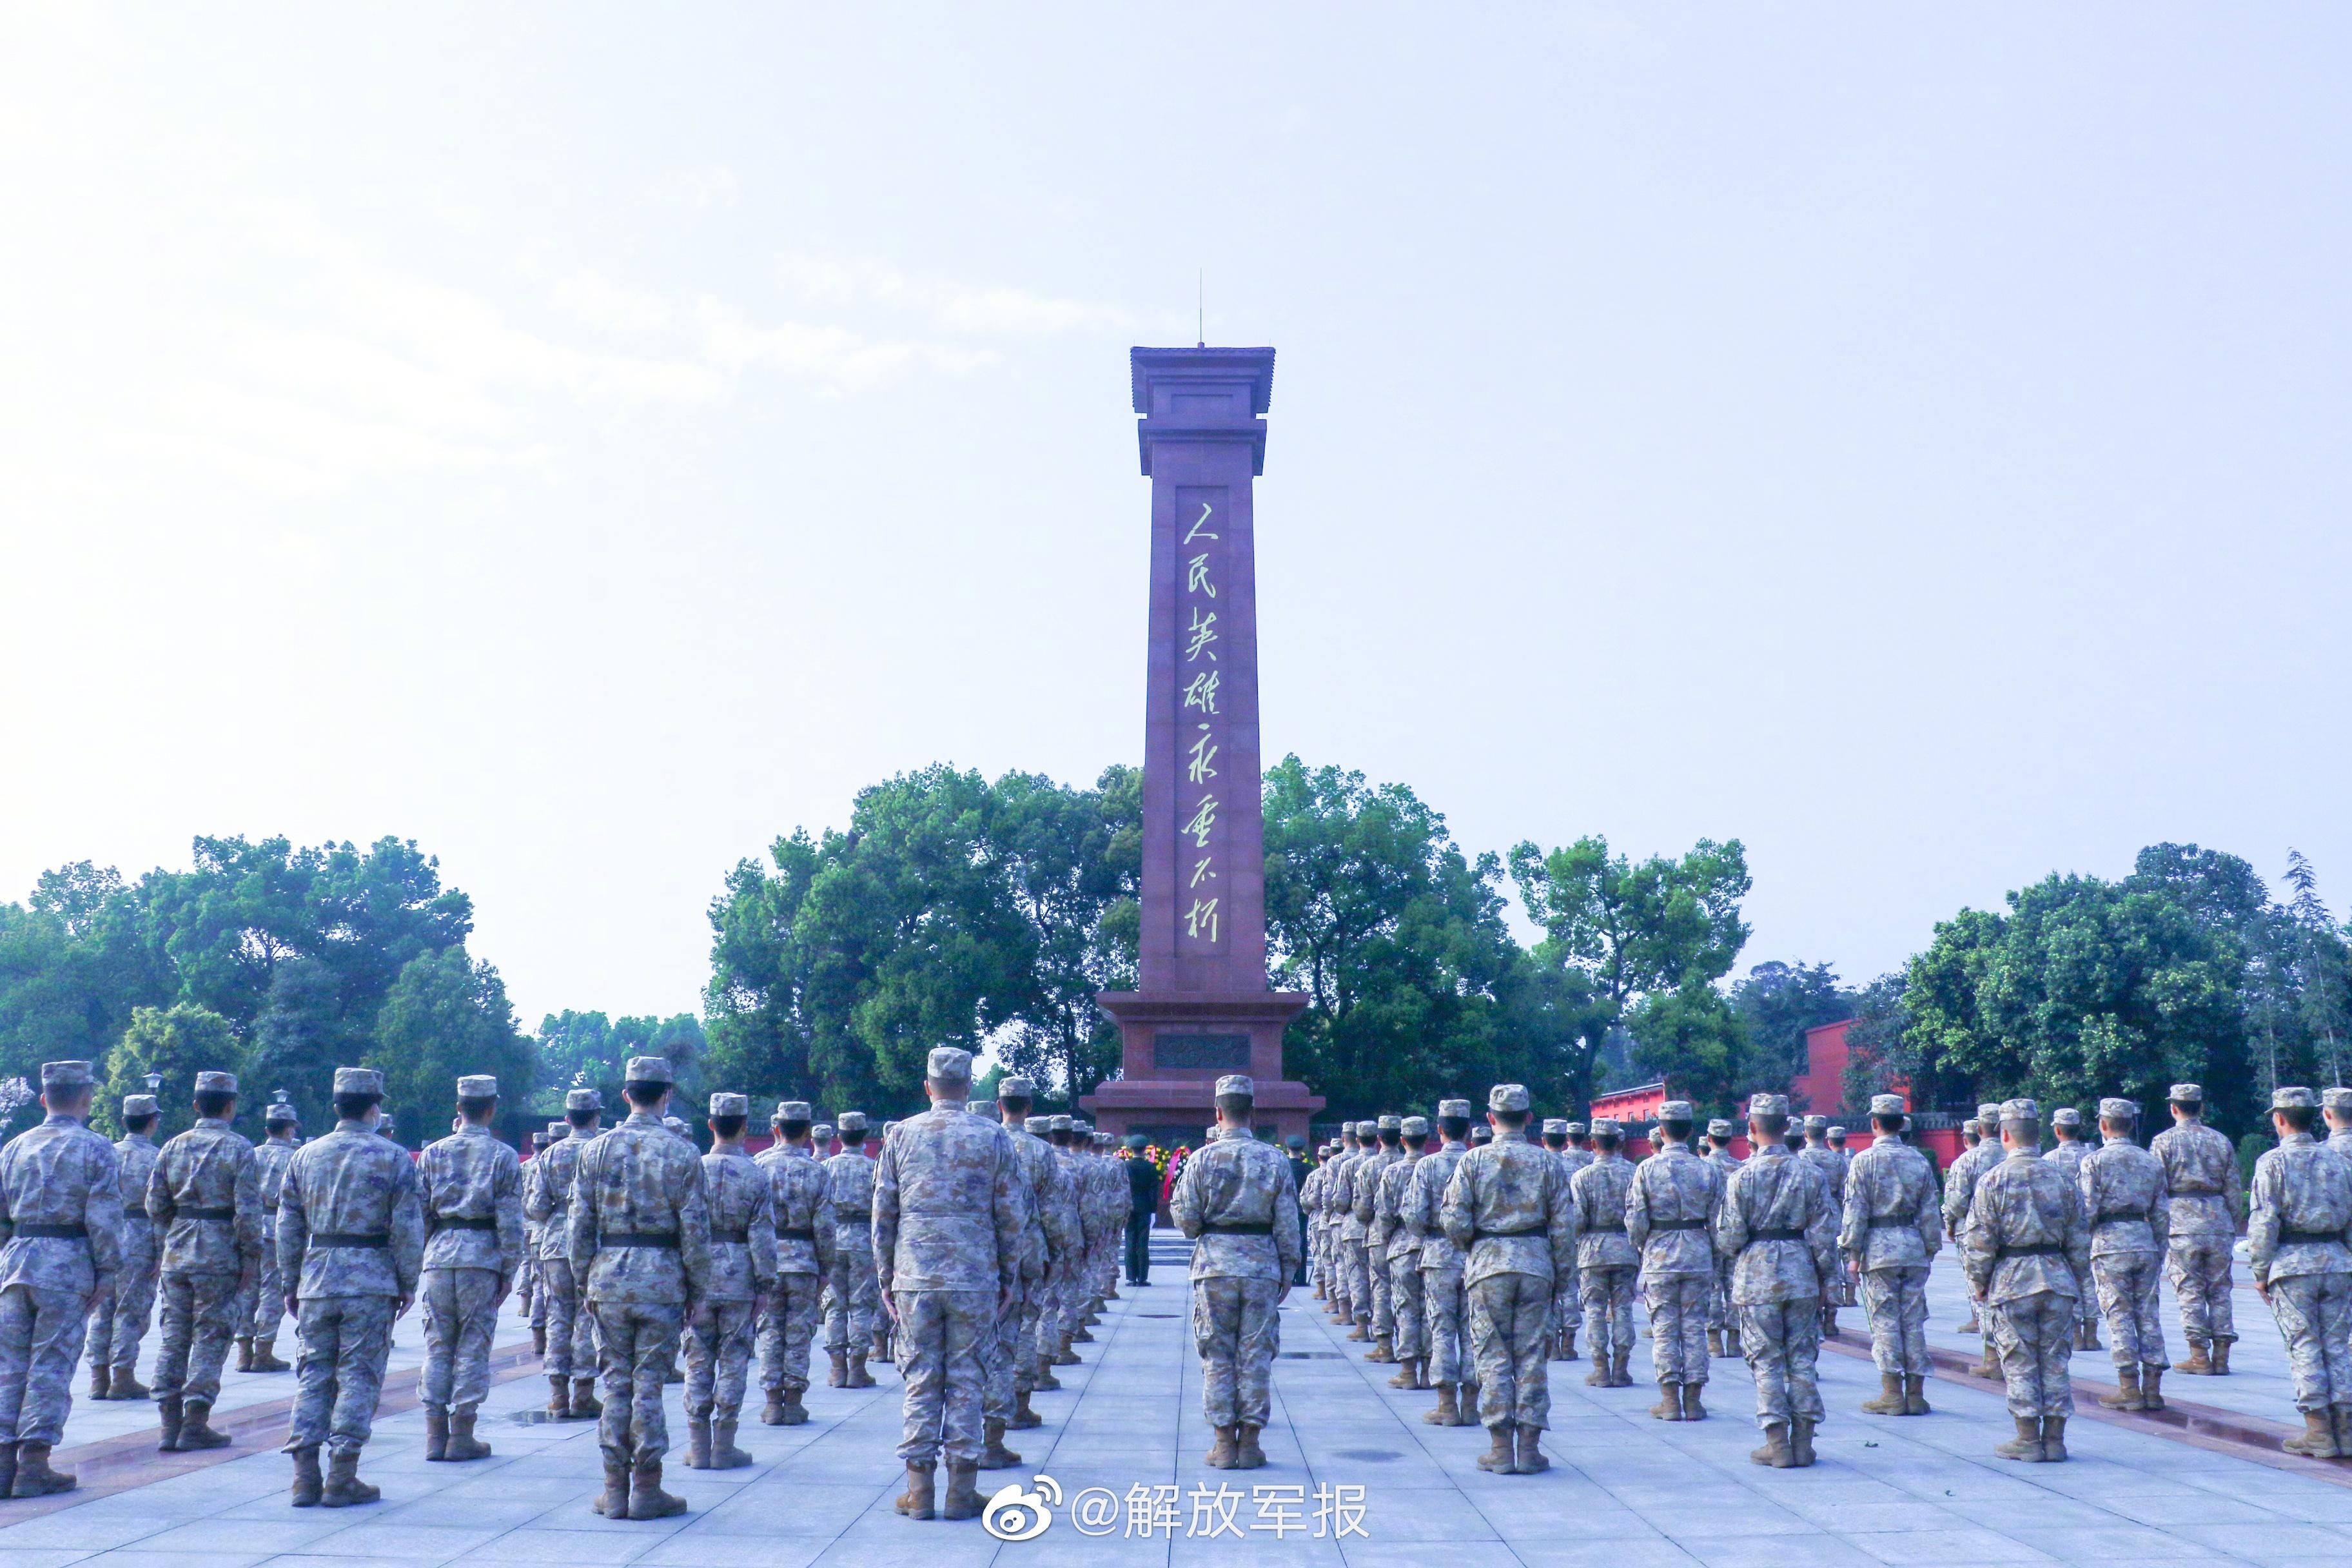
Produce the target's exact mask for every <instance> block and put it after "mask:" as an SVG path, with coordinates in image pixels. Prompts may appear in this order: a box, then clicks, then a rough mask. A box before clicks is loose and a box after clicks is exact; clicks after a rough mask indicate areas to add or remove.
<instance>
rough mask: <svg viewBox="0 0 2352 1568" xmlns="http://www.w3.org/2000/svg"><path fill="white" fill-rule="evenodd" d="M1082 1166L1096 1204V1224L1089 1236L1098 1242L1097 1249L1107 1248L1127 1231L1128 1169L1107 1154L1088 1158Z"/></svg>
mask: <svg viewBox="0 0 2352 1568" xmlns="http://www.w3.org/2000/svg"><path fill="white" fill-rule="evenodd" d="M1079 1163H1080V1167H1081V1168H1082V1169H1083V1170H1085V1172H1086V1173H1087V1190H1088V1193H1089V1194H1090V1195H1091V1196H1092V1198H1093V1200H1094V1223H1093V1224H1091V1225H1089V1226H1087V1234H1089V1235H1091V1236H1094V1237H1097V1245H1102V1244H1107V1243H1108V1242H1109V1241H1111V1240H1112V1239H1113V1238H1114V1237H1118V1235H1120V1234H1121V1233H1122V1232H1124V1231H1125V1230H1126V1229H1127V1210H1128V1201H1127V1167H1126V1166H1124V1165H1122V1164H1120V1163H1119V1162H1118V1159H1117V1158H1116V1157H1115V1156H1112V1155H1108V1154H1088V1155H1087V1156H1086V1157H1085V1158H1084V1159H1083V1160H1082V1161H1080V1162H1079Z"/></svg>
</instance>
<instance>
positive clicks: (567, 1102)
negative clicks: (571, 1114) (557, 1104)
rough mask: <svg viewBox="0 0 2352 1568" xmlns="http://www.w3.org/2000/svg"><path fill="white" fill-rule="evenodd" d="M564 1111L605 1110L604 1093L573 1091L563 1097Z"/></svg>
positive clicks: (583, 1090) (585, 1090)
mask: <svg viewBox="0 0 2352 1568" xmlns="http://www.w3.org/2000/svg"><path fill="white" fill-rule="evenodd" d="M563 1109H564V1110H604V1090H603V1089H572V1090H570V1091H568V1092H567V1093H566V1094H565V1095H564V1097H563Z"/></svg>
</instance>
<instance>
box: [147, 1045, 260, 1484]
mask: <svg viewBox="0 0 2352 1568" xmlns="http://www.w3.org/2000/svg"><path fill="white" fill-rule="evenodd" d="M235 1116H236V1076H235V1075H234V1074H230V1073H225V1072H200V1073H198V1074H197V1075H196V1124H195V1125H194V1127H191V1128H189V1129H188V1130H187V1131H185V1132H183V1133H181V1134H180V1135H179V1136H178V1137H177V1138H174V1139H173V1140H172V1141H171V1142H168V1143H166V1144H164V1145H163V1149H162V1150H161V1152H158V1153H157V1154H156V1156H155V1168H154V1169H153V1170H152V1172H150V1173H148V1177H147V1213H148V1215H149V1216H150V1217H151V1218H152V1220H153V1222H154V1225H155V1228H156V1231H157V1233H158V1234H159V1235H161V1236H162V1237H163V1267H162V1269H161V1275H162V1296H163V1343H162V1344H161V1346H160V1347H159V1348H158V1349H157V1351H156V1354H155V1400H156V1404H157V1405H158V1407H159V1408H160V1410H161V1413H162V1415H163V1442H162V1444H161V1445H160V1447H162V1448H163V1451H164V1452H166V1453H169V1452H172V1451H173V1450H174V1449H179V1450H183V1451H188V1450H194V1449H199V1448H220V1447H226V1446H227V1445H228V1441H229V1439H228V1437H227V1436H226V1434H223V1433H219V1432H215V1431H214V1430H213V1429H212V1427H211V1426H209V1425H207V1424H206V1423H207V1417H208V1416H209V1415H211V1413H212V1407H213V1401H214V1400H215V1399H217V1398H219V1397H220V1374H221V1364H222V1363H224V1362H226V1360H227V1359H228V1347H229V1342H230V1341H231V1340H232V1339H234V1338H235V1337H236V1311H237V1301H238V1297H239V1295H240V1294H241V1293H242V1292H243V1291H245V1290H247V1289H251V1288H252V1287H253V1284H254V1282H255V1281H256V1280H257V1279H258V1278H259V1276H260V1272H261V1184H260V1173H259V1170H258V1169H257V1166H256V1164H255V1162H254V1158H253V1145H252V1144H250V1143H248V1142H246V1141H245V1140H244V1139H243V1138H242V1137H240V1136H238V1135H237V1133H236V1131H235V1130H234V1129H233V1128H231V1127H230V1126H229V1121H230V1120H231V1119H232V1118H233V1117H235Z"/></svg>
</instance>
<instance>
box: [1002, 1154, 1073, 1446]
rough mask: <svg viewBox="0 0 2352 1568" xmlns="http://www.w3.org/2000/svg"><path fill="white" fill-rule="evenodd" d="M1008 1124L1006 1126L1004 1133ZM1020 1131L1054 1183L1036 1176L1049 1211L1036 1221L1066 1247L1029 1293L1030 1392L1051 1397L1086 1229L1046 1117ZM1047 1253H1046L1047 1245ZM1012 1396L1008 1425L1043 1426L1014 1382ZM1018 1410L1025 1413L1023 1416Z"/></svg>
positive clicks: (1050, 1260) (1056, 1386)
mask: <svg viewBox="0 0 2352 1568" xmlns="http://www.w3.org/2000/svg"><path fill="white" fill-rule="evenodd" d="M1009 1125H1010V1124H1009V1123H1008V1129H1009ZM1021 1130H1022V1131H1024V1132H1025V1133H1027V1134H1028V1135H1029V1136H1030V1137H1031V1138H1034V1139H1035V1140H1036V1141H1037V1142H1039V1143H1041V1144H1043V1145H1044V1146H1045V1152H1046V1153H1047V1155H1048V1156H1050V1157H1051V1160H1052V1163H1053V1176H1054V1179H1053V1180H1052V1181H1051V1182H1045V1180H1044V1178H1043V1177H1040V1178H1038V1184H1037V1186H1036V1190H1037V1191H1039V1192H1042V1193H1044V1194H1045V1206H1046V1208H1047V1209H1048V1210H1049V1211H1050V1212H1049V1213H1048V1214H1046V1215H1045V1216H1044V1217H1043V1219H1042V1221H1041V1223H1042V1224H1043V1225H1044V1226H1045V1232H1046V1234H1047V1236H1049V1237H1052V1236H1056V1235H1058V1236H1060V1237H1064V1238H1065V1239H1066V1242H1067V1244H1068V1246H1067V1250H1066V1251H1064V1252H1060V1253H1055V1254H1053V1256H1051V1257H1050V1258H1048V1259H1047V1261H1046V1265H1045V1280H1044V1282H1043V1288H1042V1289H1039V1290H1037V1291H1035V1292H1034V1296H1035V1303H1034V1315H1033V1316H1032V1318H1031V1321H1030V1325H1029V1334H1030V1339H1029V1342H1028V1344H1027V1347H1026V1352H1025V1353H1026V1355H1027V1357H1028V1361H1029V1387H1030V1390H1031V1392H1032V1393H1033V1394H1053V1393H1056V1392H1058V1391H1059V1390H1060V1388H1061V1386H1062V1380H1061V1379H1060V1378H1058V1377H1055V1375H1054V1368H1055V1365H1056V1364H1058V1363H1059V1358H1060V1356H1061V1355H1062V1353H1063V1348H1062V1316H1063V1310H1064V1309H1065V1307H1066V1305H1067V1303H1068V1300H1069V1297H1070V1292H1071V1291H1072V1290H1073V1289H1076V1286H1075V1285H1074V1284H1073V1283H1072V1280H1071V1273H1072V1271H1073V1270H1074V1269H1076V1268H1077V1260H1078V1253H1079V1251H1080V1249H1081V1243H1082V1240H1083V1237H1084V1236H1085V1234H1086V1230H1085V1226H1084V1225H1083V1223H1082V1222H1081V1221H1080V1220H1079V1218H1078V1199H1077V1193H1076V1188H1075V1186H1074V1184H1073V1181H1072V1178H1071V1176H1070V1173H1069V1170H1068V1167H1067V1166H1066V1164H1065V1163H1064V1162H1063V1160H1062V1157H1061V1155H1060V1154H1058V1153H1056V1152H1055V1149H1054V1119H1053V1118H1052V1117H1050V1116H1030V1117H1025V1118H1024V1119H1023V1121H1022V1123H1021ZM1024 1147H1025V1146H1024ZM1047 1250H1048V1251H1049V1252H1051V1251H1052V1249H1051V1247H1050V1246H1049V1247H1048V1249H1047ZM1071 1359H1072V1360H1073V1361H1075V1360H1076V1359H1077V1358H1076V1357H1075V1356H1073V1357H1071ZM1013 1392H1014V1410H1013V1421H1012V1423H1011V1425H1013V1426H1018V1427H1023V1428H1024V1429H1025V1428H1027V1427H1031V1426H1043V1425H1044V1424H1045V1419H1044V1417H1042V1416H1040V1415H1037V1413H1036V1412H1035V1411H1034V1410H1032V1409H1030V1408H1029V1406H1028V1405H1025V1404H1023V1403H1021V1401H1020V1385H1019V1384H1014V1391H1013ZM1024 1412H1026V1414H1025V1415H1024Z"/></svg>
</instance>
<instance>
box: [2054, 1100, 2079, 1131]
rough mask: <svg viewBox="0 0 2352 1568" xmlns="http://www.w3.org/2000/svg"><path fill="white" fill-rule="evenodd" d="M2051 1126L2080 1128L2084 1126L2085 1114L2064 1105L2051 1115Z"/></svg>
mask: <svg viewBox="0 0 2352 1568" xmlns="http://www.w3.org/2000/svg"><path fill="white" fill-rule="evenodd" d="M2050 1125H2051V1126H2053V1127H2080V1126H2081V1125H2083V1113H2082V1112H2081V1111H2079V1110H2075V1109H2074V1107H2073V1106H2071V1105H2062V1106H2060V1107H2059V1108H2058V1109H2057V1110H2053V1111H2052V1112H2051V1113H2050Z"/></svg>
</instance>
